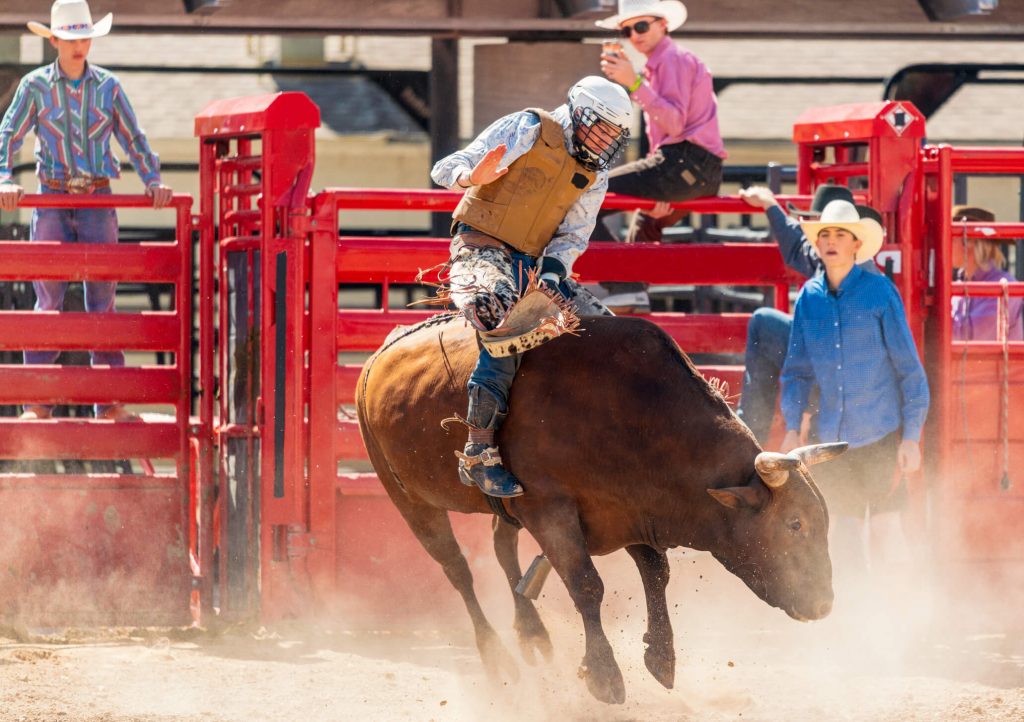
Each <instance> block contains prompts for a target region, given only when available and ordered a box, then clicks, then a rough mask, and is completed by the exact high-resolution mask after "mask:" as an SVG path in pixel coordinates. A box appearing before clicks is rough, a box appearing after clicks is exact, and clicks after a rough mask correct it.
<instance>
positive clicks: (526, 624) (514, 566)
mask: <svg viewBox="0 0 1024 722" xmlns="http://www.w3.org/2000/svg"><path fill="white" fill-rule="evenodd" d="M494 555H495V556H496V557H498V564H500V565H501V568H502V570H503V571H504V572H505V578H506V579H507V580H508V584H509V587H511V588H512V601H513V602H515V606H516V616H515V622H514V624H513V628H514V629H515V630H516V637H517V638H518V639H519V649H520V651H521V652H522V655H523V659H525V660H526V661H527V662H528V663H529V664H536V661H537V660H536V656H535V655H534V650H538V651H540V653H541V654H543V655H544V657H545V659H549V660H550V659H551V638H550V637H549V636H548V630H547V629H546V628H545V627H544V622H542V621H541V619H540V615H539V614H537V608H536V607H534V606H533V601H532V600H530V599H527V598H526V597H524V596H523V595H521V594H516V585H517V584H519V580H520V579H522V577H523V572H522V569H521V568H520V567H519V529H517V528H516V527H514V526H512V525H511V524H508V523H506V522H503V521H501V519H499V518H498V517H494Z"/></svg>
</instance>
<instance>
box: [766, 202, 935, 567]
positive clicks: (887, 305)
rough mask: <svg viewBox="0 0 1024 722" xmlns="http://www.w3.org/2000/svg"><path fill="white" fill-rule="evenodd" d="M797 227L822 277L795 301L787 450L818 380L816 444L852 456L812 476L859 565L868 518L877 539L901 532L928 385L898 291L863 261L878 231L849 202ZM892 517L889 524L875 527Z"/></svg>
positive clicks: (838, 536)
mask: <svg viewBox="0 0 1024 722" xmlns="http://www.w3.org/2000/svg"><path fill="white" fill-rule="evenodd" d="M801 225H802V227H803V230H804V232H805V233H806V234H807V237H808V238H814V239H815V246H816V248H817V251H818V255H819V257H820V258H821V262H822V264H823V265H824V267H825V273H824V274H819V275H818V276H815V277H814V278H812V279H811V280H810V281H808V282H807V283H806V285H804V287H803V290H802V291H801V292H800V296H799V298H798V299H797V302H796V309H795V311H794V315H793V330H792V333H791V334H790V341H789V350H788V352H787V354H786V362H785V365H784V366H783V370H782V413H783V417H784V419H785V422H786V438H785V440H784V441H783V444H782V451H783V452H788V451H790V450H792V449H793V448H795V447H796V446H798V445H799V443H800V438H799V430H800V422H801V418H802V416H803V412H804V410H805V409H806V408H807V401H808V397H809V395H810V391H811V388H812V386H814V385H815V384H816V385H817V386H818V387H819V388H820V390H821V399H820V412H819V417H818V432H817V435H818V439H819V440H820V441H821V442H831V441H846V442H848V443H849V444H850V451H848V452H846V454H844V456H843V457H842V458H841V459H837V460H836V461H835V462H833V463H831V464H825V465H822V467H821V469H820V471H817V472H816V473H815V479H816V480H817V481H818V483H819V485H820V487H821V490H822V493H823V494H824V495H825V499H826V501H827V503H828V507H829V511H830V513H832V514H833V515H835V516H836V522H837V523H836V525H835V530H834V531H835V546H836V551H838V552H839V555H840V556H843V555H846V556H848V557H851V556H852V557H854V558H856V559H859V560H860V561H863V558H862V552H861V551H860V550H861V549H862V548H863V546H862V544H861V543H860V541H861V540H860V536H861V534H862V528H861V527H862V524H863V521H864V519H865V515H866V514H870V515H871V519H872V525H871V528H872V535H873V536H874V535H875V531H876V528H877V529H878V530H879V531H882V530H891V529H892V528H893V527H892V524H896V525H897V528H898V524H899V517H898V515H896V514H895V512H898V511H899V509H900V506H901V505H902V494H904V493H905V490H903V489H897V488H895V487H896V485H895V484H894V476H895V475H894V471H895V470H896V467H897V466H898V467H899V469H900V471H902V472H903V473H910V472H914V471H916V470H917V469H918V468H920V465H921V451H920V447H919V442H920V438H921V429H922V427H923V426H924V421H925V416H926V415H927V413H928V403H929V392H928V380H927V378H926V376H925V372H924V368H923V367H922V365H921V361H920V359H919V358H918V355H917V348H916V347H915V345H914V339H913V337H912V336H911V333H910V329H909V327H908V326H907V320H906V316H905V315H904V311H903V303H902V301H901V300H900V297H899V294H898V293H897V292H896V288H895V286H893V284H892V283H891V282H890V281H889V280H888V279H887V278H885V277H884V276H880V275H874V274H870V273H866V272H864V270H863V269H861V268H860V267H859V266H858V265H857V264H858V263H862V262H864V261H865V260H868V259H870V258H872V257H873V256H874V254H875V253H877V252H878V250H879V248H881V245H882V233H881V228H880V227H879V226H877V224H873V223H866V222H865V220H864V218H863V217H862V215H861V213H860V212H859V211H858V209H857V207H855V206H854V205H853V204H852V203H849V202H847V201H843V200H836V201H832V202H831V203H829V204H828V205H827V206H825V209H824V210H823V211H822V214H821V217H820V218H819V219H818V220H816V221H813V222H804V223H802V224H801ZM888 512H892V513H893V514H892V515H891V516H890V517H889V518H888V519H879V520H878V521H876V517H878V516H879V515H884V514H886V513H888ZM887 536H888V537H889V538H892V536H891V534H888V535H887ZM844 537H845V539H844ZM882 553H883V554H885V553H886V552H885V550H883V552H882ZM890 561H891V560H890ZM842 564H843V562H842V561H840V562H839V564H838V566H842Z"/></svg>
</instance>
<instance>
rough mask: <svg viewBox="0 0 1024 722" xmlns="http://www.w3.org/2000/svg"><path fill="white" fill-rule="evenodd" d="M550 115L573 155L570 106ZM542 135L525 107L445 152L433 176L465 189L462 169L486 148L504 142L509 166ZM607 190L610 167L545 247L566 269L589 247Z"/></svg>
mask: <svg viewBox="0 0 1024 722" xmlns="http://www.w3.org/2000/svg"><path fill="white" fill-rule="evenodd" d="M551 116H552V117H553V118H554V119H555V120H556V121H558V122H559V123H560V124H561V125H562V129H563V131H564V135H565V147H566V149H567V150H568V151H569V154H570V155H573V156H575V155H576V151H575V149H574V148H573V144H572V133H573V128H572V118H571V117H570V115H569V106H567V105H561V106H559V107H558V108H556V109H555V110H553V111H551ZM539 138H540V118H539V117H537V116H536V115H534V114H533V113H529V112H527V111H525V110H523V111H519V112H517V113H511V114H509V115H506V116H504V117H502V118H498V120H496V121H494V122H493V123H491V125H490V126H489V127H488V128H486V129H485V130H484V131H483V132H482V133H480V135H478V136H477V137H476V139H475V140H473V142H472V143H470V144H469V145H467V146H466V147H465V148H463V149H462V150H459V151H456V152H455V153H452V154H451V155H449V156H446V157H444V158H442V159H441V160H439V161H438V162H437V163H435V164H434V168H433V169H432V170H431V171H430V177H431V178H433V179H434V182H435V183H437V184H438V185H440V186H444V187H445V188H448V189H450V190H463V189H462V188H461V187H460V186H459V185H458V183H457V182H456V181H457V180H458V178H459V176H461V175H462V174H463V173H466V172H469V171H471V170H473V168H474V167H475V166H476V164H477V163H479V162H480V161H481V160H482V159H483V157H484V156H485V155H487V152H488V151H489V150H491V149H492V148H496V147H497V146H499V145H501V144H502V143H504V144H505V148H506V151H505V157H504V158H503V160H502V165H503V166H504V167H508V166H509V165H511V164H512V163H513V162H515V161H516V160H517V159H518V158H519V157H521V156H522V155H524V154H525V153H526V152H527V151H529V150H530V149H531V148H532V147H533V144H534V143H536V142H537V140H538V139H539ZM607 191H608V171H607V170H600V171H598V172H597V177H596V178H595V180H594V182H593V183H592V184H591V186H590V188H588V189H587V190H586V191H584V192H583V195H581V196H580V197H579V198H578V199H577V200H576V202H575V203H574V204H573V205H572V206H570V208H569V210H568V212H566V214H565V218H564V219H562V222H561V224H559V226H558V228H557V229H556V230H555V235H554V236H552V238H551V241H550V242H549V243H548V245H547V246H546V247H545V248H544V254H543V255H545V256H551V257H553V258H555V259H557V260H558V261H560V262H561V263H562V265H564V266H565V270H566V273H571V272H572V264H573V263H575V262H576V259H577V258H579V257H580V255H581V254H582V253H583V252H584V251H585V250H587V244H588V243H589V242H590V234H591V233H593V231H594V225H595V224H596V223H597V212H598V211H599V210H601V204H602V203H603V202H604V196H605V193H606V192H607Z"/></svg>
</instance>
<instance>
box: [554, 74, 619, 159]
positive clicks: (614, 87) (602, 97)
mask: <svg viewBox="0 0 1024 722" xmlns="http://www.w3.org/2000/svg"><path fill="white" fill-rule="evenodd" d="M569 113H570V115H571V116H572V125H573V130H574V131H575V132H574V133H573V136H572V141H573V146H574V148H575V149H576V159H577V160H579V162H580V164H581V165H583V166H584V167H585V168H589V169H590V170H601V169H603V168H607V167H608V164H609V163H611V160H612V158H614V157H615V154H616V153H618V152H619V149H620V148H622V145H623V143H625V142H626V139H627V138H628V137H629V129H630V127H631V126H632V124H633V103H632V102H630V100H629V95H627V94H626V91H625V89H623V87H622V86H621V85H618V84H617V83H613V82H611V81H610V80H608V79H606V78H602V77H600V76H597V75H588V76H587V77H585V78H583V79H582V80H581V81H579V82H578V83H576V84H575V85H574V86H572V87H571V88H569ZM598 121H604V122H605V123H607V124H610V125H613V126H615V127H616V128H618V129H619V134H618V137H617V138H615V140H614V141H613V142H611V143H608V142H607V141H606V140H605V139H599V138H598V137H596V136H595V137H593V138H592V137H591V136H592V135H593V132H592V131H593V127H594V125H595V124H596V123H597V122H598ZM588 142H589V144H588Z"/></svg>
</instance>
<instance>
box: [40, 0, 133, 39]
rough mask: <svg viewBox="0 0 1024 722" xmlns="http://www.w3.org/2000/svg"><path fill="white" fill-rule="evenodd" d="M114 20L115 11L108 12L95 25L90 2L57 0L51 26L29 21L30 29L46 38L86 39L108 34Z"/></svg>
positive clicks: (51, 16)
mask: <svg viewBox="0 0 1024 722" xmlns="http://www.w3.org/2000/svg"><path fill="white" fill-rule="evenodd" d="M113 22H114V15H113V13H107V14H106V15H105V16H104V17H103V19H102V20H100V21H99V22H98V23H96V24H95V25H93V22H92V13H90V12H89V3H87V2H86V1H85V0H56V2H54V3H53V7H51V8H50V27H46V26H45V25H43V24H42V23H37V22H29V23H28V29H29V30H31V31H32V32H34V33H35V34H36V35H42V36H43V37H44V38H49V37H55V38H60V39H61V40H84V39H86V38H98V37H100V36H101V35H106V34H107V33H109V32H110V25H111V23H113Z"/></svg>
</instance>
